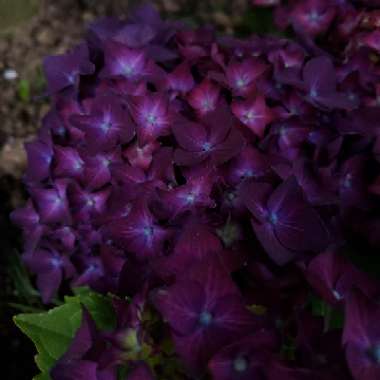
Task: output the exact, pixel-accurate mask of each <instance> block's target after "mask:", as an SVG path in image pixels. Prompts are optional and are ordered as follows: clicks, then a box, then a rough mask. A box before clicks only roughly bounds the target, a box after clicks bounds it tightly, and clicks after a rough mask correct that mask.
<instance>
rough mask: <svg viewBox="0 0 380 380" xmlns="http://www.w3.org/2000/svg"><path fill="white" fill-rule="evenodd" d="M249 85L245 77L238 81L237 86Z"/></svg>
mask: <svg viewBox="0 0 380 380" xmlns="http://www.w3.org/2000/svg"><path fill="white" fill-rule="evenodd" d="M246 85H247V81H246V79H245V78H239V79H238V80H237V81H236V87H237V88H242V87H244V86H246Z"/></svg>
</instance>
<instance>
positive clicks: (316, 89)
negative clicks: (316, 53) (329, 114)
mask: <svg viewBox="0 0 380 380" xmlns="http://www.w3.org/2000/svg"><path fill="white" fill-rule="evenodd" d="M303 81H304V89H305V91H306V92H307V94H306V96H307V99H308V100H309V101H310V102H311V103H312V104H314V105H315V106H317V107H322V108H328V109H331V108H338V109H344V110H351V109H353V108H355V107H356V106H357V101H356V100H355V99H350V97H349V96H347V95H346V94H343V93H339V92H337V90H336V74H335V69H334V66H333V63H332V62H331V60H330V59H329V58H327V57H325V56H321V57H317V58H312V59H311V60H310V61H308V62H307V63H306V65H305V67H304V69H303Z"/></svg>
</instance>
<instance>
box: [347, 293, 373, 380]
mask: <svg viewBox="0 0 380 380" xmlns="http://www.w3.org/2000/svg"><path fill="white" fill-rule="evenodd" d="M345 315H346V319H345V324H344V332H343V344H344V346H345V349H346V358H347V363H348V366H349V368H350V370H351V373H352V375H353V377H354V379H355V380H375V379H377V378H378V377H379V376H380V329H379V324H378V323H377V321H378V320H379V317H380V307H379V305H378V304H377V303H376V302H375V301H374V300H370V299H369V298H367V296H365V295H364V294H362V293H361V292H353V293H352V294H351V295H350V296H349V297H348V299H347V301H346V312H345Z"/></svg>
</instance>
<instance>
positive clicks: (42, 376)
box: [33, 373, 51, 380]
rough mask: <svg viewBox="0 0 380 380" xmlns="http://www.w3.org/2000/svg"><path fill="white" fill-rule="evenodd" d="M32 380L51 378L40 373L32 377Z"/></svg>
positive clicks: (47, 379) (49, 379) (48, 379)
mask: <svg viewBox="0 0 380 380" xmlns="http://www.w3.org/2000/svg"><path fill="white" fill-rule="evenodd" d="M33 380H51V377H50V376H49V375H48V374H47V373H40V374H39V375H37V376H34V377H33Z"/></svg>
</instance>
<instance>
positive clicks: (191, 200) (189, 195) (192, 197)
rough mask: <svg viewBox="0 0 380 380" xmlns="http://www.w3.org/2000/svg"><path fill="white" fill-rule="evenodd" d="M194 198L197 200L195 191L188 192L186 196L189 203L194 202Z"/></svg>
mask: <svg viewBox="0 0 380 380" xmlns="http://www.w3.org/2000/svg"><path fill="white" fill-rule="evenodd" d="M194 200H195V195H194V194H193V193H189V194H187V196H186V202H187V203H190V204H191V203H193V202H194Z"/></svg>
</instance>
